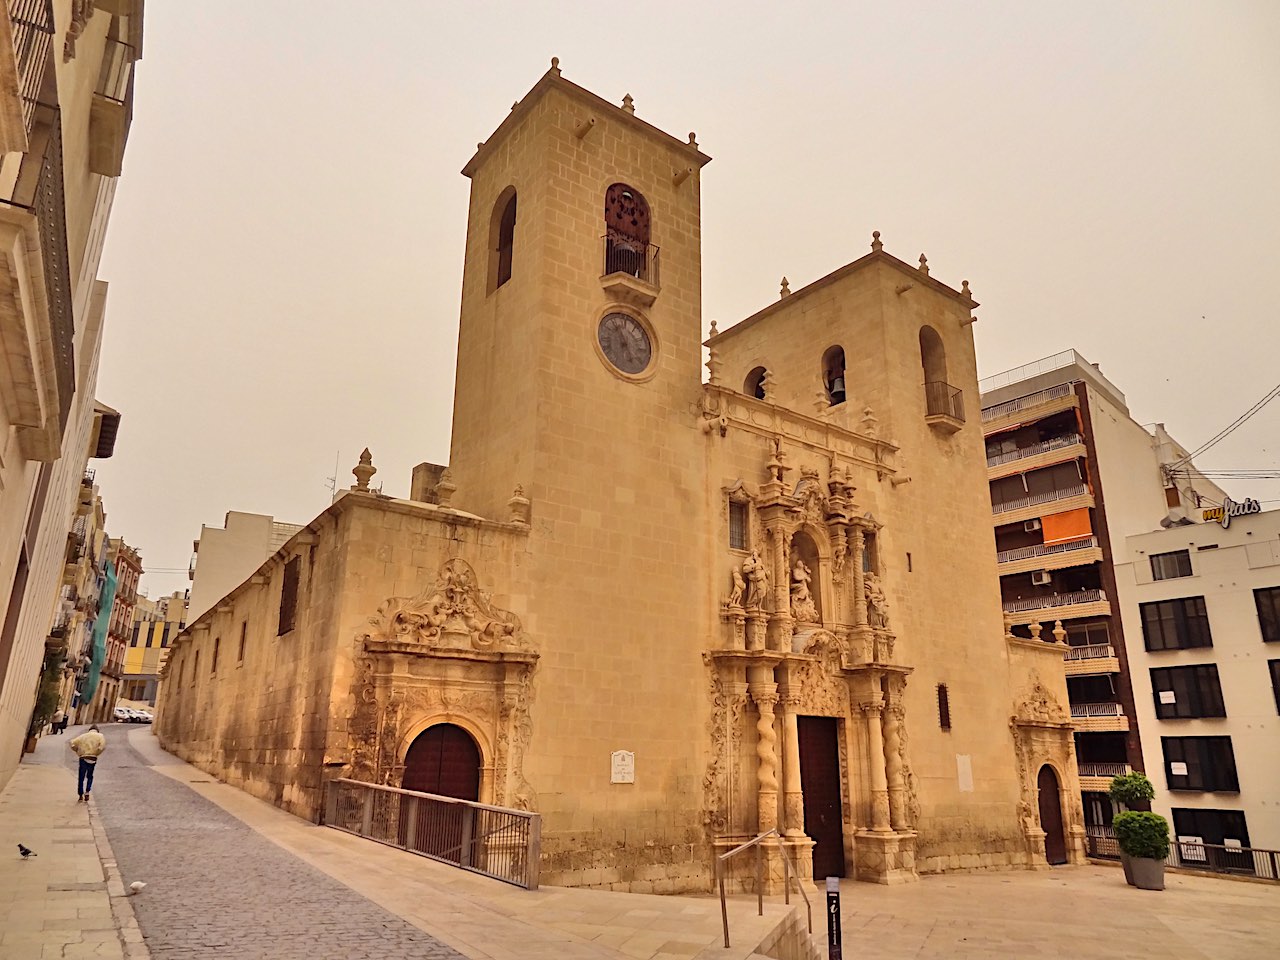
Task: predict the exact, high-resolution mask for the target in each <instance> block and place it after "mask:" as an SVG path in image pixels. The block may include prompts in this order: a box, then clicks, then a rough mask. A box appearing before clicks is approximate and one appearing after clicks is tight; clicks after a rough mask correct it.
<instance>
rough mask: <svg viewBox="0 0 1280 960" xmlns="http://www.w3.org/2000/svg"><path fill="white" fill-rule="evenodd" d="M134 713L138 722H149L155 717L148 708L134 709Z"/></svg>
mask: <svg viewBox="0 0 1280 960" xmlns="http://www.w3.org/2000/svg"><path fill="white" fill-rule="evenodd" d="M133 712H134V715H135V716H136V717H137V718H138V723H150V722H151V721H152V720H154V719H155V714H153V713H151V712H150V711H148V710H135V711H133Z"/></svg>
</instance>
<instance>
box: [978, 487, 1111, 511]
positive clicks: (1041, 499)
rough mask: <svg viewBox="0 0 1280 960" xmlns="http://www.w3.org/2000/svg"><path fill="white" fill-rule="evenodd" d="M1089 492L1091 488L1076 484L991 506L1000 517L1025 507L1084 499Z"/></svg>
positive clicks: (1030, 494)
mask: <svg viewBox="0 0 1280 960" xmlns="http://www.w3.org/2000/svg"><path fill="white" fill-rule="evenodd" d="M1088 492H1089V488H1088V487H1087V486H1085V485H1084V484H1083V483H1075V484H1072V485H1071V486H1069V487H1063V488H1062V489H1060V490H1042V491H1041V492H1040V493H1029V494H1027V495H1026V496H1025V497H1018V498H1017V499H1015V500H1003V501H1001V502H1000V503H993V504H991V512H992V513H993V514H995V515H996V516H999V515H1000V514H1002V513H1011V512H1012V511H1014V510H1022V509H1023V508H1025V507H1034V506H1035V505H1037V504H1040V503H1052V502H1053V501H1054V500H1068V499H1070V498H1071V497H1082V496H1084V495H1085V494H1086V493H1088Z"/></svg>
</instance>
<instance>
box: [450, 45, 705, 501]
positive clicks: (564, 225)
mask: <svg viewBox="0 0 1280 960" xmlns="http://www.w3.org/2000/svg"><path fill="white" fill-rule="evenodd" d="M709 159H710V158H709V157H707V156H705V155H704V154H702V153H700V152H699V151H698V149H697V145H696V142H694V137H693V134H690V135H689V142H685V141H682V140H678V139H676V138H674V137H671V136H669V135H668V134H665V133H663V132H662V131H660V130H658V129H657V128H655V127H653V126H651V125H649V124H648V123H645V122H644V121H643V120H641V119H639V118H638V117H637V116H636V113H635V107H634V105H633V103H632V100H631V97H630V96H629V95H628V96H627V97H625V98H624V100H623V103H622V106H617V105H615V104H611V103H608V102H607V101H605V100H603V99H601V98H599V97H597V96H596V95H594V94H592V93H590V92H588V91H587V90H584V89H583V88H581V87H578V86H576V85H575V84H573V83H570V82H569V81H568V80H565V79H564V78H563V77H562V76H561V75H560V69H559V66H558V61H553V62H552V67H551V69H550V70H548V71H547V72H546V73H545V74H544V75H543V77H542V78H541V79H540V80H539V81H538V83H537V84H536V85H534V87H533V89H532V90H530V91H529V93H528V94H527V95H526V96H525V97H524V99H523V100H520V101H517V102H516V103H515V104H514V105H513V107H512V110H511V113H510V114H509V115H508V116H507V118H506V119H505V120H504V121H503V122H502V123H501V124H500V125H499V127H498V129H497V130H495V131H494V133H493V135H492V136H490V138H489V139H488V140H487V141H486V142H484V143H481V144H479V145H478V149H477V152H476V154H475V156H473V157H472V158H471V160H470V161H469V162H468V163H467V165H466V166H465V167H464V168H463V171H462V172H463V173H464V175H466V176H467V177H469V178H470V179H471V182H472V185H471V203H470V210H469V213H468V221H467V249H466V260H465V264H464V268H463V285H462V313H461V320H460V324H459V334H458V366H457V388H456V396H455V403H454V417H453V448H452V451H451V456H450V471H451V474H452V479H453V481H454V482H455V483H456V484H457V485H458V494H457V496H456V498H455V499H454V504H455V505H456V506H459V507H461V508H462V509H466V510H471V511H473V512H476V513H479V514H481V515H484V516H491V517H502V516H504V514H505V510H506V503H507V499H508V498H509V497H510V496H511V492H512V489H513V488H514V486H515V484H517V483H519V484H522V485H523V486H524V487H525V489H526V491H527V492H529V493H533V492H535V488H537V487H538V486H539V485H540V484H547V485H548V487H549V488H555V487H557V486H563V484H564V482H565V480H566V479H567V475H570V474H572V473H574V472H577V471H578V470H580V469H587V470H589V471H590V472H592V473H596V470H595V468H594V467H587V465H588V464H592V463H593V461H596V460H597V458H599V459H603V460H608V461H610V462H611V463H615V465H616V462H615V461H614V460H613V458H612V455H611V454H610V452H609V451H611V450H612V449H613V448H614V447H617V448H619V449H625V450H628V451H632V452H640V451H639V450H637V449H636V444H639V443H645V442H646V440H647V443H648V444H649V446H650V447H652V445H653V444H655V443H657V442H658V440H659V438H658V436H657V435H655V434H653V433H652V432H650V433H648V434H646V433H645V431H646V430H648V431H652V430H653V428H654V426H655V425H654V423H653V422H652V421H647V422H646V418H649V417H653V416H655V415H659V416H664V417H665V415H666V413H665V411H669V410H672V409H675V408H676V407H678V406H682V405H684V404H686V403H689V402H693V401H694V400H696V398H697V389H698V383H699V381H700V379H701V377H700V373H701V371H700V368H699V364H700V362H701V356H700V348H699V339H700V337H699V333H700V331H699V318H700V310H701V233H700V213H699V170H700V168H701V167H702V166H703V164H705V163H707V162H708V161H709ZM606 318H607V319H606ZM602 322H603V326H602ZM540 458H541V459H540ZM561 459H563V461H564V462H560V461H561ZM579 465H581V466H579ZM547 468H553V469H555V471H556V472H557V473H559V474H561V476H560V477H559V478H553V477H549V476H546V475H544V476H541V477H537V476H535V473H536V472H539V471H544V470H546V469H547ZM535 499H541V500H543V501H544V502H545V501H546V497H545V496H544V497H541V498H536V497H535Z"/></svg>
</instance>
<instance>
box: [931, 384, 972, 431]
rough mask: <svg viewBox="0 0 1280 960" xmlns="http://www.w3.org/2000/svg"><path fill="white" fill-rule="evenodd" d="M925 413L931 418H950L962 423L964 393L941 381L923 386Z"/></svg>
mask: <svg viewBox="0 0 1280 960" xmlns="http://www.w3.org/2000/svg"><path fill="white" fill-rule="evenodd" d="M924 399H925V405H926V410H925V413H926V414H927V415H928V416H931V417H951V418H952V419H954V420H959V421H960V422H961V423H963V422H964V391H963V390H961V389H960V388H959V387H953V386H952V385H951V384H949V383H943V382H942V381H941V380H931V381H929V382H928V383H926V384H925V385H924Z"/></svg>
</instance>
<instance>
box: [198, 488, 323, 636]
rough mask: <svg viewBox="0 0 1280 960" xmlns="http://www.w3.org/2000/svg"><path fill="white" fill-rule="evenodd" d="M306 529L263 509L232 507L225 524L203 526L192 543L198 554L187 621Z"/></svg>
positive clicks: (205, 608) (238, 584)
mask: <svg viewBox="0 0 1280 960" xmlns="http://www.w3.org/2000/svg"><path fill="white" fill-rule="evenodd" d="M301 529H302V526H301V525H300V524H297V523H282V522H281V521H279V520H277V519H275V517H269V516H266V515H265V514H261V513H241V512H240V511H238V510H232V511H230V512H229V513H228V514H227V516H226V519H225V520H224V521H223V525H222V526H221V527H209V526H205V525H203V524H202V525H201V526H200V538H199V539H198V540H196V541H195V542H194V543H192V545H191V549H192V550H193V551H194V555H193V556H192V558H191V566H190V568H189V570H188V573H189V575H190V577H191V603H190V607H189V609H188V611H187V621H188V622H192V621H194V620H196V619H197V618H199V616H200V614H202V613H204V612H205V611H206V610H208V609H209V608H210V607H212V606H213V605H214V604H215V603H217V602H218V601H219V600H221V599H222V598H223V597H225V596H226V595H227V594H229V593H230V592H231V591H232V590H234V589H235V588H236V587H238V586H240V584H242V583H244V582H245V581H246V580H248V579H249V577H251V576H252V575H253V574H254V572H255V571H256V570H257V569H258V568H259V567H260V566H262V564H263V562H264V561H265V560H266V559H267V557H269V556H271V555H272V554H273V553H275V552H276V551H277V550H279V549H280V548H281V547H282V546H283V545H284V543H285V541H286V540H288V539H289V538H290V537H292V536H293V535H294V534H295V533H297V532H298V531H299V530H301Z"/></svg>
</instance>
